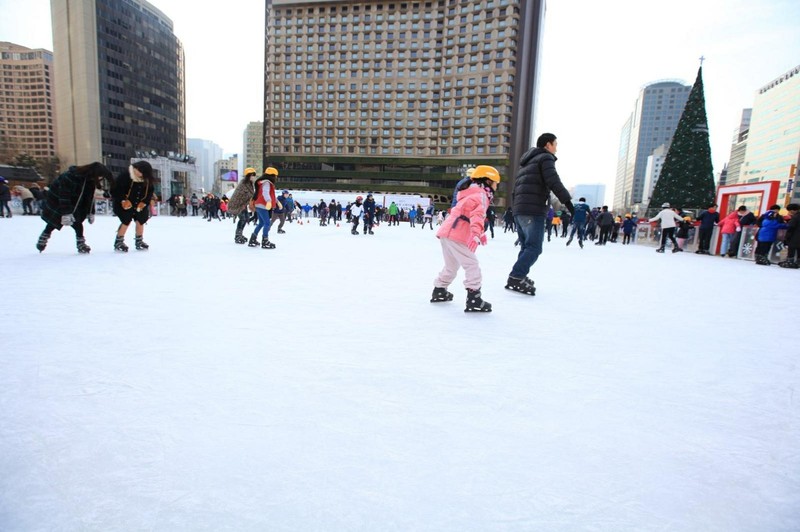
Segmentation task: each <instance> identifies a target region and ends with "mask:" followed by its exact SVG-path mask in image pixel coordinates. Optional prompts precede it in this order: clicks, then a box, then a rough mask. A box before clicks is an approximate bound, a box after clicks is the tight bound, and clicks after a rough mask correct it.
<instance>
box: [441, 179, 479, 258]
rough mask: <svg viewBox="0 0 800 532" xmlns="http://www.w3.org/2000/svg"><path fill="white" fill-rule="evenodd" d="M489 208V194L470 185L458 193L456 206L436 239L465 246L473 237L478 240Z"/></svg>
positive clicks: (476, 186)
mask: <svg viewBox="0 0 800 532" xmlns="http://www.w3.org/2000/svg"><path fill="white" fill-rule="evenodd" d="M488 207H489V194H487V193H486V191H485V190H484V189H483V187H482V186H480V185H470V186H469V187H468V188H466V189H464V190H461V191H459V192H458V201H457V202H456V206H455V207H453V208H452V209H451V210H450V215H449V216H448V217H447V219H446V220H445V221H444V223H443V224H442V225H441V226H440V227H439V230H438V231H436V237H437V238H448V239H450V240H453V241H454V242H458V243H460V244H464V245H467V244H468V243H469V242H470V241H471V240H473V238H474V237H476V236H477V237H478V238H480V237H481V235H483V234H484V232H483V225H484V221H485V220H486V209H487V208H488Z"/></svg>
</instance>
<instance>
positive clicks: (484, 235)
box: [481, 233, 488, 246]
mask: <svg viewBox="0 0 800 532" xmlns="http://www.w3.org/2000/svg"><path fill="white" fill-rule="evenodd" d="M487 242H488V241H487V240H486V233H483V234H482V235H481V246H485V245H486V243H487Z"/></svg>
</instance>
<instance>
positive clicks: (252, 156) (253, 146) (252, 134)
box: [242, 122, 264, 174]
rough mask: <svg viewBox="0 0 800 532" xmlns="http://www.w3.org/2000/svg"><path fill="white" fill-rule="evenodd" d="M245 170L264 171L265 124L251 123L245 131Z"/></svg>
mask: <svg viewBox="0 0 800 532" xmlns="http://www.w3.org/2000/svg"><path fill="white" fill-rule="evenodd" d="M243 137H244V138H243V145H244V152H243V153H244V157H243V158H244V166H243V167H242V170H244V168H255V169H256V171H257V172H258V173H259V174H260V173H261V171H262V170H263V169H264V168H263V166H264V122H250V123H249V124H247V127H246V128H245V129H244V136H243Z"/></svg>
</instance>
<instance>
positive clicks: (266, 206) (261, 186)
mask: <svg viewBox="0 0 800 532" xmlns="http://www.w3.org/2000/svg"><path fill="white" fill-rule="evenodd" d="M277 178H278V170H277V169H276V168H273V167H272V166H270V167H269V168H267V169H266V170H264V175H262V176H261V177H259V178H258V179H257V180H256V182H255V192H254V193H253V199H252V201H251V202H250V208H251V210H253V211H255V213H256V214H257V215H258V222H257V223H256V228H255V229H254V230H253V234H252V235H250V241H249V242H248V243H247V245H248V246H250V247H251V248H254V247H257V246H258V232H259V231H261V229H262V228H263V229H264V232H263V237H262V240H261V248H262V249H275V244H273V243H272V242H270V241H269V226H270V214H269V213H270V210H272V208H273V206H275V205H277V204H278V200H277V199H276V198H275V181H276V180H277Z"/></svg>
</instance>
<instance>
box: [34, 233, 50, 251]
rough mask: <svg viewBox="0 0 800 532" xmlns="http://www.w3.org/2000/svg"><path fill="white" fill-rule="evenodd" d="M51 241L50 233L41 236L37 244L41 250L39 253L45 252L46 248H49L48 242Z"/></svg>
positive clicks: (37, 247)
mask: <svg viewBox="0 0 800 532" xmlns="http://www.w3.org/2000/svg"><path fill="white" fill-rule="evenodd" d="M48 240H50V233H44V232H43V233H42V234H41V235H39V240H38V241H37V242H36V249H38V250H39V253H41V252H42V251H44V248H46V247H47V241H48Z"/></svg>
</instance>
